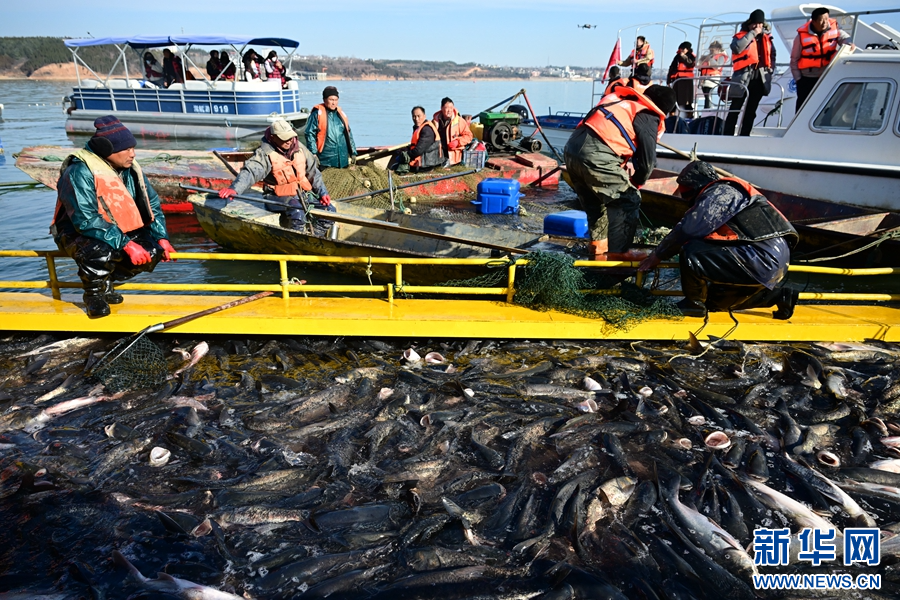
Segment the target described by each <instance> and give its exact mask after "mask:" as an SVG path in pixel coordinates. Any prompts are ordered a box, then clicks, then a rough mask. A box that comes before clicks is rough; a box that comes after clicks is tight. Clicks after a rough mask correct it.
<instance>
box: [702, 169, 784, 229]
mask: <svg viewBox="0 0 900 600" xmlns="http://www.w3.org/2000/svg"><path fill="white" fill-rule="evenodd" d="M722 182H729V183H732V184H734V185H735V186H737V187H738V188H740V189H741V190H742V191H743V192H744V193H745V194H747V196H748V197H750V198H753V197H754V196H759V198H760V199H759V200H758V201H757V202H754V203H751V204H750V205H749V206H747V207H746V208H744V209H743V210H742V211H741V212H739V213H738V214H736V215H734V216H733V217H731V219H729V220H728V222H726V223H725V224H724V225H722V226H721V227H719V228H718V229H716V230H715V231H713V232H712V233H710V234H709V235H707V236H706V237H704V238H703V239H705V240H709V241H711V242H725V243H729V242H748V241H759V240H764V239H771V238H774V237H781V236H787V237H788V243H789V244H790V245H791V246H793V245H794V244H795V243H796V240H797V232H796V230H795V229H794V227H793V226H792V225H791V223H790V221H788V220H787V218H785V216H784V215H783V214H781V211H780V210H778V209H777V208H775V206H774V205H772V203H771V202H769V201H768V200H767V199H766V197H765V196H764V195H763V194H762V192H760V191H759V190H758V189H756V188H755V187H753V186H752V185H750V184H749V183H747V182H746V181H744V180H743V179H737V178H735V177H723V178H722V179H717V180H716V181H712V182H710V183H708V184H706V185H705V186H703V189H701V190H700V193H699V194H697V195H698V196H699V195H700V194H702V193H703V192H705V191H706V190H707V189H709V188H710V187H711V186H713V185H715V184H717V183H722Z"/></svg>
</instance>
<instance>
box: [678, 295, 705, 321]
mask: <svg viewBox="0 0 900 600" xmlns="http://www.w3.org/2000/svg"><path fill="white" fill-rule="evenodd" d="M675 306H676V307H678V310H680V311H681V314H683V315H684V316H685V317H698V318H703V317H705V316H706V312H707V311H706V306H705V305H704V304H703V303H702V302H699V301H697V300H689V299H688V298H683V299H682V300H681V301H679V302H677V303H675Z"/></svg>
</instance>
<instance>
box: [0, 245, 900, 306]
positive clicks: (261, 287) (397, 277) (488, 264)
mask: <svg viewBox="0 0 900 600" xmlns="http://www.w3.org/2000/svg"><path fill="white" fill-rule="evenodd" d="M0 258H39V259H44V260H45V261H46V266H47V272H48V275H49V279H47V280H46V281H40V280H36V281H0V288H2V289H13V290H47V289H49V290H50V292H51V294H52V296H53V298H54V299H56V300H60V299H61V291H62V290H64V289H79V288H81V287H82V285H81V283H80V282H75V281H61V280H60V279H59V277H58V274H57V268H56V266H57V265H56V263H57V259H60V258H62V259H64V260H71V259H69V257H67V256H66V255H65V254H64V253H63V252H61V251H59V250H0ZM172 258H175V259H177V260H185V261H195V260H198V261H232V262H234V261H252V262H271V263H276V264H277V265H278V272H279V276H280V280H279V281H278V282H273V283H218V284H215V283H172V282H166V283H140V282H132V283H121V284H117V285H116V289H117V290H121V291H126V292H131V291H142V292H149V291H152V292H193V293H209V292H212V293H223V292H261V291H272V292H280V293H281V296H282V298H283V299H284V300H285V301H289V300H290V298H291V293H299V294H303V295H304V296H305V295H306V294H310V293H332V294H334V293H339V294H373V293H375V294H382V293H383V294H384V295H385V297H386V298H387V300H388V301H389V302H393V301H394V299H395V298H396V296H397V295H398V294H435V295H447V296H501V297H505V298H506V301H507V302H510V303H511V302H512V301H513V297H514V296H515V281H516V267H524V266H527V265H528V259H527V258H516V259H505V258H501V259H497V258H493V259H482V258H479V259H470V258H398V257H376V256H368V257H365V256H360V257H340V256H307V255H293V254H229V253H208V252H175V253H173V254H172ZM291 263H297V264H306V265H316V264H319V265H321V264H358V265H364V266H367V267H371V266H372V265H376V264H380V265H393V266H394V281H393V282H390V283H385V284H372V283H370V284H369V285H343V284H306V283H301V282H299V281H297V280H295V279H291V278H290V277H289V276H288V265H289V264H291ZM639 264H640V263H638V262H629V261H589V260H580V261H575V262H574V266H575V267H577V268H586V269H598V268H599V269H603V268H615V267H617V268H622V267H630V268H637V266H638V265H639ZM463 265H464V266H482V267H484V268H485V269H490V268H493V269H496V268H505V269H506V282H505V283H506V285H505V286H503V287H496V286H495V287H452V286H446V287H445V286H414V285H407V284H405V283H404V282H403V272H404V269H405V268H416V267H422V268H428V269H434V268H435V267H441V266H463ZM678 267H679V265H678V263H674V262H670V263H662V264H661V265H660V268H664V269H677V268H678ZM789 270H790V271H791V272H792V273H796V272H799V273H810V274H821V275H843V276H849V277H857V276H883V275H897V274H900V268H875V269H839V268H831V267H814V266H807V265H790V267H789ZM636 280H637V284H638V285H643V284H644V281H645V274H644V273H641V272H638V273H637V276H636ZM598 293H615V290H609V291H607V290H602V291H599V292H598ZM651 293H653V294H655V295H659V296H682V295H684V294H683V293H682V292H681V291H679V290H663V289H651ZM800 299H801V300H828V301H866V302H890V301H897V300H900V294H852V293H826V292H821V293H820V292H802V293H801V294H800Z"/></svg>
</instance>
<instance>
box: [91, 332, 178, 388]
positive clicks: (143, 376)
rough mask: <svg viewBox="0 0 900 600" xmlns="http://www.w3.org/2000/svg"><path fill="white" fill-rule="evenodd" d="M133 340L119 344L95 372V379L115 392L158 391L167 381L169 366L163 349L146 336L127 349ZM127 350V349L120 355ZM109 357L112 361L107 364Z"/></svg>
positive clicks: (107, 354)
mask: <svg viewBox="0 0 900 600" xmlns="http://www.w3.org/2000/svg"><path fill="white" fill-rule="evenodd" d="M131 339H132V338H125V339H124V340H122V341H121V342H119V343H118V344H116V346H114V347H113V348H112V350H110V351H109V352H107V353H106V356H104V357H103V359H101V362H100V363H98V365H97V367H95V368H94V370H93V373H92V375H93V377H96V378H97V379H99V380H100V381H102V382H103V385H104V386H106V389H108V390H110V391H111V392H121V391H124V390H138V389H157V388H159V387H160V386H162V384H164V383H165V382H166V372H167V371H168V364H167V363H166V357H165V355H163V352H162V350H160V349H159V346H157V345H156V344H154V343H153V341H152V340H150V339H148V338H147V337H146V336H143V335H142V336H140V337H138V338H137V340H136V341H135V342H134V343H133V344H132V345H131V346H127V344H128V343H129V342H130V341H131ZM123 347H127V349H126V350H125V351H124V352H122V353H121V354H119V352H120V351H121V348H123ZM107 356H109V357H111V358H110V359H109V360H108V361H107V362H104V360H106V357H107Z"/></svg>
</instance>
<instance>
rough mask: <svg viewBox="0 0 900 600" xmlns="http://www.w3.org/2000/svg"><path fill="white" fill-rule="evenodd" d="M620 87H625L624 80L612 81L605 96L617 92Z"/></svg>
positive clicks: (605, 91) (604, 93)
mask: <svg viewBox="0 0 900 600" xmlns="http://www.w3.org/2000/svg"><path fill="white" fill-rule="evenodd" d="M620 85H625V82H624V81H623V80H622V79H616V80H615V81H610V82H609V85H607V86H606V89H605V90H603V95H604V96H609V95H610V94H611V93H612V92H613V90H615V89H616V88H617V87H619V86H620Z"/></svg>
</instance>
